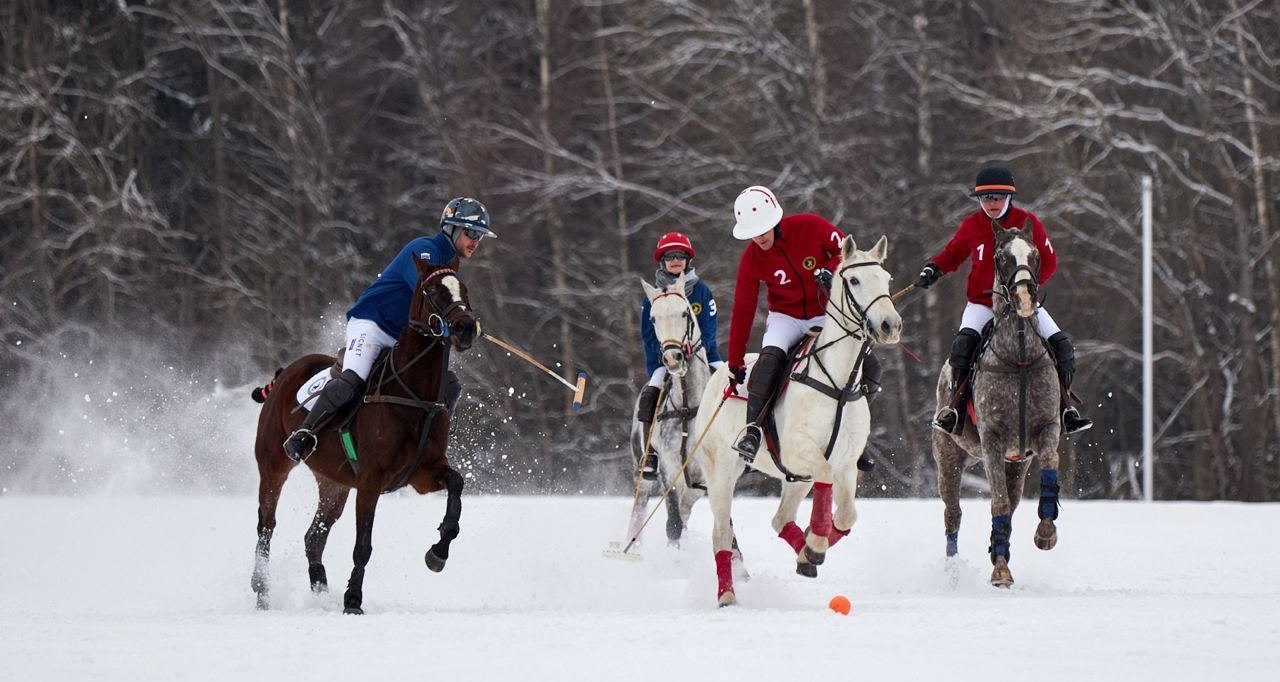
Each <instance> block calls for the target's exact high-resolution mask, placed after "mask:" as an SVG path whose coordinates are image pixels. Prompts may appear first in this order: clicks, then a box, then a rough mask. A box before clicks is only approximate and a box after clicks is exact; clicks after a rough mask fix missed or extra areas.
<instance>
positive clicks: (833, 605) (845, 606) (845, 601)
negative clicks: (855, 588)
mask: <svg viewBox="0 0 1280 682" xmlns="http://www.w3.org/2000/svg"><path fill="white" fill-rule="evenodd" d="M827 607H828V608H830V609H831V610H832V611H835V612H836V613H838V614H840V615H842V616H847V615H849V598H848V597H846V596H844V595H843V594H837V595H836V596H834V597H832V598H831V601H830V602H828V603H827Z"/></svg>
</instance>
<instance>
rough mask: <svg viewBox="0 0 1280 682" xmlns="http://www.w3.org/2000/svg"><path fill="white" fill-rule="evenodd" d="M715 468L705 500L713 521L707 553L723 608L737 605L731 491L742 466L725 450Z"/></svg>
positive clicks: (717, 598)
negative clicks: (711, 557)
mask: <svg viewBox="0 0 1280 682" xmlns="http://www.w3.org/2000/svg"><path fill="white" fill-rule="evenodd" d="M718 464H719V466H717V467H714V468H713V469H711V471H710V472H709V474H710V476H709V477H708V480H707V498H708V500H709V502H710V505H711V515H712V517H713V518H714V519H715V521H714V523H713V524H712V529H711V549H712V551H713V552H715V560H716V600H717V602H718V603H719V605H720V606H722V607H723V606H732V605H734V604H737V603H738V598H737V596H736V595H735V594H734V591H733V547H734V540H735V538H734V534H733V520H732V515H733V487H734V483H735V482H736V481H737V479H738V476H739V475H741V474H742V470H743V469H744V468H745V466H746V465H745V464H743V463H742V462H741V460H739V459H738V458H737V457H736V456H735V453H734V452H733V451H732V450H728V449H725V451H724V452H723V453H721V461H720V462H719V463H718Z"/></svg>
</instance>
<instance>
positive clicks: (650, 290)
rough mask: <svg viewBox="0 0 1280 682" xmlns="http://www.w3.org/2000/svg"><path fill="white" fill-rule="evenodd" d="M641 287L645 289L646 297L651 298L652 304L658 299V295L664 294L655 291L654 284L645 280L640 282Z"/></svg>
mask: <svg viewBox="0 0 1280 682" xmlns="http://www.w3.org/2000/svg"><path fill="white" fill-rule="evenodd" d="M640 286H643V287H644V295H645V296H648V297H649V302H650V303H652V302H653V299H655V298H657V297H658V294H660V293H662V292H660V291H658V290H657V289H655V288H654V287H653V285H652V284H650V283H648V282H646V281H644V280H643V279H642V280H640Z"/></svg>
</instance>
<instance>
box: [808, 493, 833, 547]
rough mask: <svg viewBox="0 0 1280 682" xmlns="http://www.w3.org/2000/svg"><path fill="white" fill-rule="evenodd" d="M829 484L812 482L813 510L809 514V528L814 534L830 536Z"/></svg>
mask: <svg viewBox="0 0 1280 682" xmlns="http://www.w3.org/2000/svg"><path fill="white" fill-rule="evenodd" d="M831 528H832V525H831V484H830V483H814V484H813V512H812V513H811V514H810V516H809V530H810V531H812V532H813V534H815V535H821V536H823V537H830V536H831Z"/></svg>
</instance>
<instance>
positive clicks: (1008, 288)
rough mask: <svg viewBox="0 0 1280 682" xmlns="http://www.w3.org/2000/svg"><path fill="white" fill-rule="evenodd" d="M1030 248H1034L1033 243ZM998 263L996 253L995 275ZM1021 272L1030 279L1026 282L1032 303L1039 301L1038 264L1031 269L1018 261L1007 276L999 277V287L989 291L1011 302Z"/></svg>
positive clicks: (997, 272)
mask: <svg viewBox="0 0 1280 682" xmlns="http://www.w3.org/2000/svg"><path fill="white" fill-rule="evenodd" d="M1031 248H1033V249H1034V248H1035V245H1034V244H1033V245H1032V247H1031ZM999 265H1000V260H999V255H998V254H997V257H996V274H997V275H998V274H999V272H1000V271H999ZM1021 272H1026V273H1027V275H1028V276H1029V277H1031V279H1030V280H1029V281H1027V282H1026V285H1027V289H1028V290H1029V291H1030V293H1031V300H1032V301H1033V302H1034V303H1036V304H1039V302H1040V268H1039V266H1038V265H1037V267H1036V268H1035V269H1032V268H1031V266H1030V265H1024V264H1022V263H1019V264H1018V266H1017V267H1015V268H1014V269H1013V272H1011V273H1009V276H1008V277H1001V278H1000V287H999V289H998V290H996V291H992V292H991V293H993V294H997V295H999V296H1000V297H1001V298H1003V299H1004V300H1005V302H1007V303H1009V304H1012V303H1013V290H1014V289H1016V288H1017V287H1018V284H1019V283H1020V282H1018V281H1017V279H1018V274H1019V273H1021ZM1006 310H1008V309H1006ZM1006 314H1007V313H1006Z"/></svg>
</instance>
